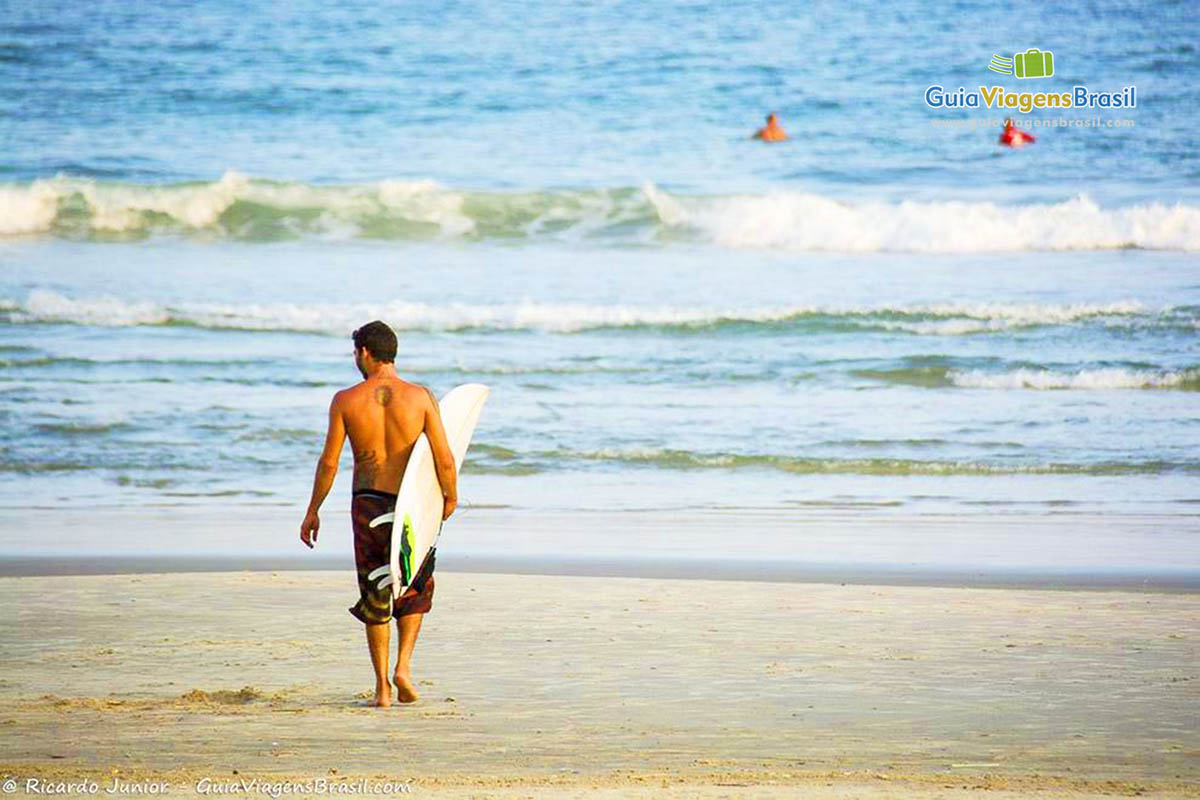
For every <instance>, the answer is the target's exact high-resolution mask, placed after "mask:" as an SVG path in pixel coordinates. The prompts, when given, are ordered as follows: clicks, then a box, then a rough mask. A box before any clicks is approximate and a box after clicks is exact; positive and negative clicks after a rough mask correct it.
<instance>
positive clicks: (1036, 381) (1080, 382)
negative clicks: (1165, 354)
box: [947, 367, 1200, 389]
mask: <svg viewBox="0 0 1200 800" xmlns="http://www.w3.org/2000/svg"><path fill="white" fill-rule="evenodd" d="M947 377H948V378H949V379H950V380H951V382H952V383H953V384H954V385H955V386H961V387H964V388H969V389H1178V388H1182V387H1186V386H1189V385H1190V386H1193V387H1194V386H1195V385H1196V384H1198V383H1200V370H1194V369H1188V370H1180V371H1176V372H1167V371H1150V370H1135V369H1121V368H1115V367H1114V368H1105V369H1085V370H1081V371H1079V372H1056V371H1054V370H1040V369H1018V370H1012V371H1010V372H1000V373H988V372H981V371H978V370H970V371H962V372H959V371H954V370H952V371H951V372H950V373H948V375H947Z"/></svg>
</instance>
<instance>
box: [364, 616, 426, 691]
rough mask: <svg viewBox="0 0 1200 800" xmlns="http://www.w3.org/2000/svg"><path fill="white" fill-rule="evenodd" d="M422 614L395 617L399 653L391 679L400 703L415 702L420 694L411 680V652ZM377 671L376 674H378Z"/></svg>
mask: <svg viewBox="0 0 1200 800" xmlns="http://www.w3.org/2000/svg"><path fill="white" fill-rule="evenodd" d="M424 617H425V615H424V614H405V615H404V616H403V617H396V631H397V632H398V633H399V634H400V647H399V653H398V654H397V656H396V672H395V674H394V675H392V681H393V682H394V683H395V684H396V699H397V700H399V701H400V702H401V703H415V702H417V698H418V697H420V695H418V694H417V687H415V686H413V682H412V654H413V648H415V647H416V646H417V634H418V633H420V631H421V620H422V619H423V618H424ZM386 637H387V634H386V633H385V634H384V644H383V648H384V653H385V655H384V660H383V666H384V669H386V668H387V656H386V653H387V638H386ZM378 674H379V673H378V671H377V672H376V675H378Z"/></svg>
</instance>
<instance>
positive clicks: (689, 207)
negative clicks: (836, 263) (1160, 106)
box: [0, 171, 1200, 253]
mask: <svg viewBox="0 0 1200 800" xmlns="http://www.w3.org/2000/svg"><path fill="white" fill-rule="evenodd" d="M238 203H241V204H242V205H241V206H239V211H238V213H230V212H231V209H233V208H234V206H235V205H237V204H238ZM160 229H166V230H184V231H207V232H211V233H213V234H216V235H218V236H228V237H233V238H240V239H252V240H255V239H260V238H267V239H270V238H276V237H281V236H282V237H286V236H319V237H331V236H332V237H356V236H368V237H372V238H385V239H407V238H413V237H418V238H427V237H429V236H435V237H436V236H440V237H446V238H462V237H475V238H488V237H496V238H501V239H505V240H510V239H513V238H539V237H555V238H568V239H570V238H579V237H584V236H591V235H595V234H598V233H599V234H603V235H609V236H615V237H618V238H622V237H623V238H626V239H632V240H635V241H638V242H644V241H647V240H650V241H660V242H662V241H671V240H673V239H681V238H682V239H685V240H690V241H703V242H712V243H715V244H718V245H721V246H724V247H731V248H750V249H769V250H792V251H828V252H917V253H973V252H1005V251H1043V250H1096V249H1114V248H1127V247H1138V248H1148V249H1163V250H1181V251H1188V252H1195V251H1200V208H1197V207H1195V206H1190V205H1184V204H1175V205H1164V204H1162V203H1146V204H1140V205H1130V206H1124V207H1120V208H1101V207H1100V206H1099V205H1097V204H1096V203H1095V202H1094V201H1093V200H1091V199H1090V198H1088V197H1087V196H1086V195H1080V196H1078V197H1075V198H1074V199H1071V200H1067V201H1065V202H1060V203H1034V204H1026V205H1019V206H1009V205H998V204H996V203H990V202H978V201H960V200H948V201H941V202H916V201H905V202H899V203H895V202H882V201H874V202H870V201H868V202H843V201H840V200H836V199H834V198H830V197H824V196H822V195H818V194H812V193H806V192H800V191H789V192H783V191H780V192H773V193H770V194H765V195H725V196H689V195H673V194H670V193H669V192H666V191H664V190H662V189H660V188H658V187H656V186H655V185H653V184H650V183H647V184H645V185H643V186H642V188H641V191H640V192H638V191H635V190H630V189H625V188H614V189H593V190H554V191H544V192H525V193H500V192H467V191H462V190H457V189H452V188H447V187H444V186H440V185H438V184H436V183H434V182H432V181H428V180H418V181H402V180H384V181H379V182H377V183H369V184H354V185H319V184H305V183H288V182H279V181H267V180H259V179H252V178H250V177H247V176H246V175H243V174H241V173H238V172H233V171H230V172H227V173H225V174H224V175H223V176H221V178H220V179H219V180H216V181H211V182H198V183H185V184H174V185H139V184H128V183H114V182H103V181H95V180H92V179H89V178H79V177H69V176H59V177H56V178H50V179H43V180H37V181H34V182H32V183H30V184H24V185H7V186H0V236H4V235H26V234H34V233H43V234H46V233H48V234H56V233H57V234H68V233H69V235H72V236H75V235H78V234H80V233H81V232H82V233H84V234H85V235H86V234H88V233H96V234H98V235H111V234H113V233H145V232H153V231H156V230H160ZM664 232H670V235H669V236H665V237H663V236H659V234H661V233H664Z"/></svg>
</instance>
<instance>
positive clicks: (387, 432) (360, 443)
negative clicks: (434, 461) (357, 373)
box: [334, 378, 437, 492]
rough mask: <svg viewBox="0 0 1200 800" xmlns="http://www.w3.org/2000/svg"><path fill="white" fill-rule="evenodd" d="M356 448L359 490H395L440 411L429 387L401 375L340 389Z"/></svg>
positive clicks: (339, 401)
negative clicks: (428, 424)
mask: <svg viewBox="0 0 1200 800" xmlns="http://www.w3.org/2000/svg"><path fill="white" fill-rule="evenodd" d="M334 404H335V405H337V406H339V408H340V409H341V414H342V420H343V422H344V424H345V426H346V434H347V435H348V436H349V437H350V447H351V448H352V450H353V452H354V488H355V489H378V490H380V491H383V492H395V491H396V489H397V488H398V487H399V486H400V479H401V478H403V477H404V469H405V467H407V466H408V458H409V456H410V455H411V454H412V449H413V445H414V444H416V441H417V438H418V437H419V436H420V435H421V434H422V433H423V432H424V431H425V422H426V418H427V417H428V416H429V415H431V414H436V413H437V409H436V404H434V403H431V402H430V396H429V390H428V389H426V388H425V387H423V386H418V385H417V384H414V383H409V382H408V381H405V380H401V379H400V378H378V379H376V378H371V379H368V380H365V381H363V382H362V383H360V384H358V385H357V386H352V387H350V388H349V389H345V390H343V391H341V392H338V393H337V395H336V396H335V397H334Z"/></svg>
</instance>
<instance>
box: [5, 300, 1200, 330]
mask: <svg viewBox="0 0 1200 800" xmlns="http://www.w3.org/2000/svg"><path fill="white" fill-rule="evenodd" d="M375 318H378V319H382V320H384V321H385V322H387V323H389V324H390V325H392V326H393V327H394V328H395V329H396V330H400V331H465V330H500V331H521V330H531V331H546V332H553V333H575V332H580V331H588V330H601V329H614V328H625V329H629V328H659V329H678V330H704V329H716V328H731V327H738V326H741V327H748V328H756V329H757V328H776V329H780V330H789V331H792V330H794V331H814V332H849V333H856V332H862V331H882V332H901V333H909V334H914V335H924V336H958V335H971V334H987V333H990V332H1002V331H1007V330H1013V329H1021V328H1033V327H1038V326H1053V325H1071V324H1084V323H1091V324H1098V325H1106V326H1120V327H1154V328H1179V329H1182V330H1184V331H1187V332H1192V331H1195V330H1196V328H1197V326H1198V325H1200V308H1196V307H1192V306H1177V307H1168V308H1148V307H1146V306H1144V305H1143V304H1141V303H1139V302H1137V301H1133V300H1125V301H1118V302H1113V303H1099V304H1062V305H1056V304H998V303H997V304H990V303H982V304H970V303H965V304H961V305H957V304H924V305H921V304H914V305H906V306H895V307H893V306H889V305H881V306H878V307H871V306H842V307H838V306H780V307H774V308H704V307H672V306H635V305H588V304H580V303H535V302H525V303H515V304H496V305H478V304H464V303H448V304H427V303H410V302H402V301H392V302H383V303H309V304H300V303H245V304H217V303H178V304H164V303H158V302H152V301H136V300H123V299H120V298H116V297H111V296H101V297H86V298H72V297H68V296H66V295H63V294H60V293H58V292H54V291H50V290H46V289H35V290H33V291H31V292H30V293H29V294H28V295H27V297H26V298H25V300H23V301H17V300H0V324H3V323H5V322H7V323H8V324H26V323H43V322H45V323H48V322H54V323H70V324H77V325H95V326H104V327H129V326H138V325H187V326H193V327H198V328H206V329H235V330H261V331H297V332H312V333H328V334H332V335H338V336H342V335H345V334H348V333H349V332H350V331H352V330H353V329H354V328H355V327H356V326H357V325H359V324H361V321H362V320H363V319H375Z"/></svg>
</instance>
